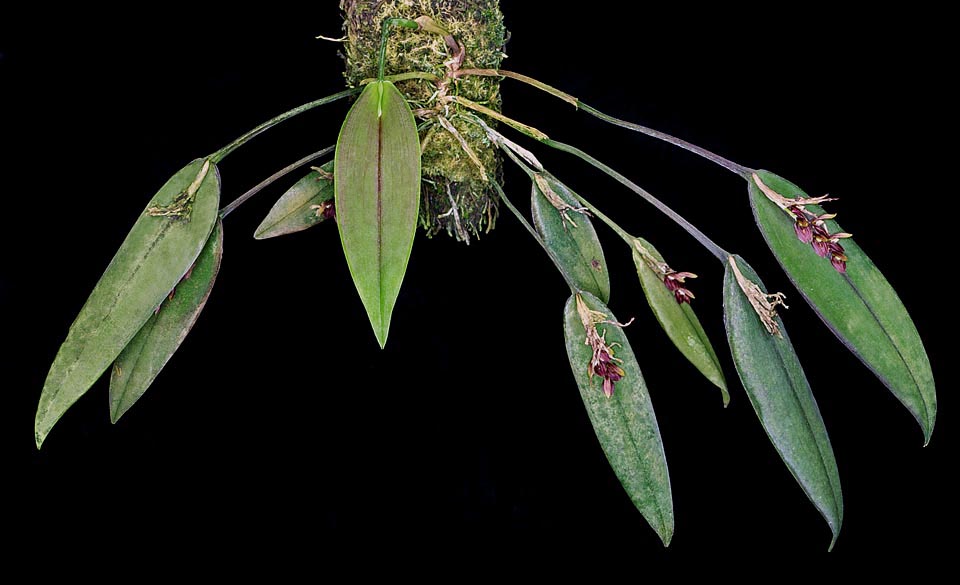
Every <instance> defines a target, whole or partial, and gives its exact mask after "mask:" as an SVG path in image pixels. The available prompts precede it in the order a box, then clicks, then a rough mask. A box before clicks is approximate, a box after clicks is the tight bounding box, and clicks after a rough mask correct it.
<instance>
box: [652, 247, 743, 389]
mask: <svg viewBox="0 0 960 585" xmlns="http://www.w3.org/2000/svg"><path fill="white" fill-rule="evenodd" d="M635 239H636V240H637V242H638V243H639V244H640V245H641V246H643V248H644V249H645V250H646V251H647V253H648V254H649V255H650V256H652V257H653V259H654V260H656V261H657V262H659V263H660V264H665V262H664V260H663V256H661V255H660V253H659V252H657V250H656V248H654V247H653V246H652V245H651V244H650V242H648V241H646V240H644V239H643V238H635ZM633 263H634V264H635V265H636V266H637V276H639V277H640V284H641V285H642V286H643V294H644V295H645V296H646V297H647V303H649V304H650V309H652V310H653V314H654V315H656V317H657V321H659V322H660V326H661V327H663V330H664V332H666V334H667V337H669V338H670V341H672V342H673V344H674V345H675V346H677V349H679V350H680V353H682V354H683V356H684V357H685V358H687V360H689V361H690V363H691V364H693V365H694V366H695V367H696V368H697V369H698V370H700V373H701V374H703V375H704V376H706V378H707V379H708V380H710V381H711V382H713V383H714V384H715V385H716V386H717V387H718V388H720V393H721V394H722V396H723V405H724V406H726V405H727V404H729V402H730V393H729V392H728V391H727V383H726V380H725V379H724V377H723V369H722V368H721V367H720V360H719V359H717V353H716V352H715V351H714V350H713V345H711V344H710V339H708V338H707V333H706V332H705V331H704V330H703V326H701V325H700V320H699V319H697V314H696V313H694V312H693V307H691V306H690V304H689V303H678V302H677V300H676V298H675V297H674V295H673V293H672V292H670V291H669V290H668V289H667V287H666V286H664V284H663V278H662V276H661V275H660V274H658V273H657V272H655V271H654V270H653V269H652V268H651V267H650V265H649V264H648V263H647V262H646V261H644V259H643V257H642V256H641V254H640V252H639V251H638V250H637V249H636V248H634V250H633Z"/></svg>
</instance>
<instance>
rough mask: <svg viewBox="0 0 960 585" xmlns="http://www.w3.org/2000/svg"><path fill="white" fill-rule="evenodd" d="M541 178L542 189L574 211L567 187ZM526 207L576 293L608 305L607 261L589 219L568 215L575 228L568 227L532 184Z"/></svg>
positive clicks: (571, 194)
mask: <svg viewBox="0 0 960 585" xmlns="http://www.w3.org/2000/svg"><path fill="white" fill-rule="evenodd" d="M542 177H543V180H544V182H545V183H546V186H547V187H548V188H549V189H551V190H552V191H553V193H554V194H555V195H556V196H558V197H560V199H561V200H563V201H564V202H566V203H567V205H570V206H571V207H574V208H576V207H579V206H580V202H579V201H578V200H577V197H576V196H575V195H574V194H573V192H572V191H571V190H570V188H569V187H567V186H566V185H564V184H563V183H561V182H560V181H558V180H556V179H555V178H554V177H551V176H549V175H546V174H545V175H542ZM530 205H531V208H532V215H533V225H535V226H536V227H537V232H539V233H540V237H541V238H542V239H543V243H544V244H546V245H547V247H548V248H550V251H551V252H553V255H554V257H555V258H556V260H557V262H558V263H559V264H560V266H562V267H563V270H564V271H565V272H566V273H567V275H568V276H569V277H570V279H571V280H573V283H574V284H575V285H576V286H577V287H578V288H579V289H580V290H585V291H587V292H590V293H592V294H593V295H595V296H596V297H597V298H599V299H600V300H602V301H603V302H604V303H609V302H610V276H609V274H607V262H606V260H605V259H604V257H603V248H602V247H600V240H599V239H598V238H597V231H596V230H595V229H594V228H593V223H592V222H591V221H590V218H589V217H587V216H586V215H584V214H578V213H572V212H568V215H570V217H571V219H572V220H573V221H574V222H575V223H576V226H573V225H571V224H570V222H568V221H566V220H565V219H564V217H563V216H562V215H561V214H560V211H558V210H557V208H556V207H555V206H554V205H553V204H552V203H550V201H549V200H548V199H547V197H546V196H545V195H544V193H543V192H542V191H541V188H540V186H538V185H537V183H536V182H534V183H533V191H532V193H531V194H530Z"/></svg>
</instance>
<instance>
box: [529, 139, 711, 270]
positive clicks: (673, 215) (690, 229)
mask: <svg viewBox="0 0 960 585" xmlns="http://www.w3.org/2000/svg"><path fill="white" fill-rule="evenodd" d="M543 143H544V144H546V145H547V146H549V147H551V148H556V149H557V150H562V151H564V152H567V153H570V154H572V155H574V156H576V157H579V158H580V159H582V160H584V161H586V162H588V163H590V164H591V165H593V166H594V167H596V168H598V169H600V170H601V171H603V172H604V173H606V174H608V175H610V176H611V177H613V178H614V179H616V180H617V181H618V182H619V183H620V184H621V185H623V186H624V187H626V188H628V189H630V190H631V191H633V192H634V193H636V194H637V195H639V196H641V197H643V198H644V199H645V200H646V201H647V203H649V204H650V205H653V206H654V207H656V208H657V209H658V210H660V212H661V213H663V214H664V215H666V216H667V217H669V218H670V219H672V220H673V221H674V222H676V223H677V224H678V225H679V226H680V227H682V228H683V229H685V230H686V231H687V233H689V234H690V235H691V236H693V237H694V239H696V240H697V241H698V242H700V244H701V245H702V246H703V247H704V248H706V249H707V250H708V251H709V252H710V253H711V254H713V255H714V256H716V257H717V259H718V260H720V261H721V262H726V260H727V257H728V256H730V253H729V252H727V251H726V250H724V249H723V248H721V247H720V246H718V245H717V244H716V243H714V241H713V240H711V239H710V238H708V237H707V236H706V234H704V233H703V232H701V231H700V230H698V229H697V228H696V227H695V226H694V225H693V224H692V223H690V222H689V221H687V220H686V219H684V218H683V216H681V215H680V214H679V213H677V212H676V211H674V210H672V209H670V208H669V207H668V206H667V205H666V204H664V203H663V202H662V201H660V200H659V199H657V198H656V197H654V196H653V195H651V194H650V193H648V192H647V191H645V190H644V189H643V188H641V187H640V186H638V185H637V184H636V183H634V182H633V181H631V180H630V179H628V178H626V177H625V176H623V175H621V174H620V173H618V172H617V171H615V170H613V169H612V168H610V167H608V166H607V165H605V164H603V163H602V162H600V161H599V160H597V159H595V158H593V157H592V156H590V155H589V154H587V153H585V152H583V151H582V150H580V149H579V148H577V147H575V146H570V145H569V144H564V143H562V142H557V141H556V140H549V139H547V140H544V141H543Z"/></svg>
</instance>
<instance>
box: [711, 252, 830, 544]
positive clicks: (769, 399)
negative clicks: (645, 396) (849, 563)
mask: <svg viewBox="0 0 960 585" xmlns="http://www.w3.org/2000/svg"><path fill="white" fill-rule="evenodd" d="M733 258H734V259H735V260H736V263H737V267H738V268H739V270H740V272H741V274H742V275H743V277H745V278H746V279H749V280H750V281H752V282H753V283H754V284H756V285H757V286H758V287H759V288H760V289H763V283H762V282H760V278H759V277H757V274H756V273H755V272H754V271H753V269H752V268H751V267H750V266H749V265H748V264H747V263H746V262H745V261H744V260H743V259H742V258H740V257H739V256H733ZM764 290H765V289H764ZM723 308H724V317H725V319H724V320H725V323H726V327H727V338H728V340H729V342H730V350H731V352H732V353H733V363H734V364H735V365H736V367H737V373H739V374H740V381H741V382H742V383H743V387H744V389H745V390H746V391H747V396H749V397H750V403H751V404H752V405H753V409H754V410H755V411H756V413H757V416H758V417H759V418H760V422H761V424H763V428H764V430H765V431H767V436H768V437H770V441H771V442H772V443H773V446H774V447H775V448H776V449H777V452H778V453H779V454H780V457H781V458H782V459H783V462H784V463H786V465H787V468H788V469H789V470H790V473H792V474H793V476H794V477H795V478H796V480H797V482H798V483H799V484H800V487H802V488H803V491H804V492H806V494H807V497H809V498H810V501H811V502H813V505H814V506H816V507H817V510H819V511H820V513H821V514H823V517H824V519H826V521H827V524H828V525H829V526H830V530H831V531H832V532H833V541H832V542H831V544H830V546H831V547H832V546H833V542H836V539H837V535H838V534H839V533H840V524H841V522H842V520H843V498H842V495H841V492H840V475H839V473H838V471H837V462H836V460H835V459H834V457H833V447H831V446H830V438H829V437H828V436H827V429H826V427H824V425H823V419H822V418H821V417H820V409H819V408H818V407H817V401H816V400H815V399H814V397H813V393H812V392H811V391H810V384H808V383H807V377H806V375H805V374H804V373H803V368H802V367H801V366H800V360H799V359H797V354H796V353H795V352H794V351H793V345H792V344H791V343H790V338H789V337H787V332H786V330H785V329H784V328H783V323H782V321H780V318H779V317H776V318H775V325H774V326H775V327H777V328H779V331H780V335H777V334H773V333H771V332H769V331H768V330H767V328H766V327H765V325H764V324H763V322H762V321H761V319H760V317H759V316H758V313H757V312H756V311H755V310H754V308H753V306H752V305H751V304H750V301H749V299H748V296H747V294H746V293H745V292H744V290H743V289H742V288H741V286H740V284H739V283H738V279H737V275H736V271H735V270H734V269H733V267H732V266H731V265H730V264H729V263H728V264H727V266H726V273H725V274H724V278H723ZM781 335H782V336H781Z"/></svg>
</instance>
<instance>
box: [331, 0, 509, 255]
mask: <svg viewBox="0 0 960 585" xmlns="http://www.w3.org/2000/svg"><path fill="white" fill-rule="evenodd" d="M340 7H341V8H342V9H343V12H344V32H345V33H346V39H347V40H346V42H345V44H344V57H345V60H346V71H345V73H344V77H345V78H346V81H347V84H349V85H350V86H355V85H357V84H359V83H360V82H361V81H363V80H365V79H370V78H373V77H376V75H377V68H378V58H379V51H380V32H381V23H382V21H383V19H385V18H408V19H415V18H417V17H420V16H429V17H431V18H432V19H434V21H436V22H437V23H438V24H440V25H441V26H442V27H444V28H445V29H446V30H448V31H449V32H450V34H451V35H452V36H453V37H454V38H456V39H457V41H458V42H459V43H460V44H461V45H463V47H464V49H465V58H464V62H463V65H462V68H463V69H472V68H478V69H498V68H499V67H500V61H501V60H502V59H503V57H504V54H503V45H504V40H505V35H506V29H504V27H503V15H502V14H501V12H500V6H499V0H341V2H340ZM452 56H453V55H452V54H451V51H450V49H449V48H448V47H447V45H446V43H445V42H444V39H443V38H442V37H441V36H440V35H436V34H430V33H427V32H423V31H416V30H409V29H401V28H395V29H393V30H392V31H391V33H390V38H389V41H388V43H387V52H386V74H387V75H390V74H395V73H405V72H408V71H423V72H429V73H433V74H434V75H437V76H438V77H441V78H442V77H444V75H445V74H446V73H447V65H446V63H445V62H447V61H449V60H450V59H451V58H452ZM397 87H398V88H399V89H400V91H401V92H402V93H403V94H404V95H405V96H406V98H407V100H408V101H409V102H410V106H411V108H413V109H414V111H417V110H420V112H417V115H418V118H419V119H420V120H421V122H422V124H421V132H420V140H421V144H422V145H423V154H422V173H423V186H422V195H423V197H422V203H421V206H420V222H421V225H422V226H423V228H424V230H425V231H426V233H427V235H433V234H436V233H439V232H441V231H445V232H447V233H448V234H450V235H452V236H454V237H456V238H457V239H460V240H467V239H469V237H470V236H471V235H473V236H478V235H480V234H481V233H484V232H487V231H489V230H490V229H492V228H493V226H494V223H495V221H496V217H497V201H496V192H495V190H494V189H493V188H492V187H491V185H490V184H489V183H488V182H487V181H486V177H485V176H484V173H483V172H482V171H481V169H480V166H478V165H477V162H476V161H474V160H472V158H471V157H470V156H469V155H468V153H467V151H466V149H465V148H464V147H463V146H462V145H461V142H460V140H458V139H457V138H456V137H455V136H454V135H453V134H452V133H451V132H450V131H448V130H447V129H445V128H444V127H443V126H442V125H440V124H439V123H438V120H437V114H441V115H443V116H444V117H445V118H446V119H447V120H448V121H449V122H450V123H451V125H452V126H453V127H454V128H455V129H456V131H457V133H458V134H459V135H460V137H461V138H462V139H463V141H464V142H465V143H466V145H467V148H469V149H470V150H471V151H472V152H473V153H474V154H475V155H476V158H477V159H478V160H479V162H480V165H482V167H483V168H484V169H485V170H486V171H487V172H489V173H492V174H493V175H494V176H496V177H499V176H500V169H501V162H500V156H499V154H498V152H497V150H496V148H495V147H494V146H493V145H491V144H490V143H489V141H488V140H487V138H486V135H485V134H484V133H483V131H482V130H481V129H480V128H479V127H478V126H477V125H476V124H475V123H473V122H472V121H471V119H472V118H473V116H474V114H473V113H472V112H471V111H470V110H466V109H464V108H462V107H461V106H459V105H457V104H452V103H451V104H446V105H445V106H444V107H443V108H438V103H437V92H438V86H437V84H435V83H433V82H428V81H425V80H410V81H403V82H398V83H397ZM446 92H447V93H448V94H449V95H460V96H463V97H465V98H467V99H469V100H471V101H474V102H477V103H481V104H483V105H485V106H487V107H489V108H492V109H494V110H496V111H500V83H499V80H498V79H497V78H491V77H479V76H465V77H462V78H457V79H454V80H450V81H449V86H448V87H447V89H446Z"/></svg>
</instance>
